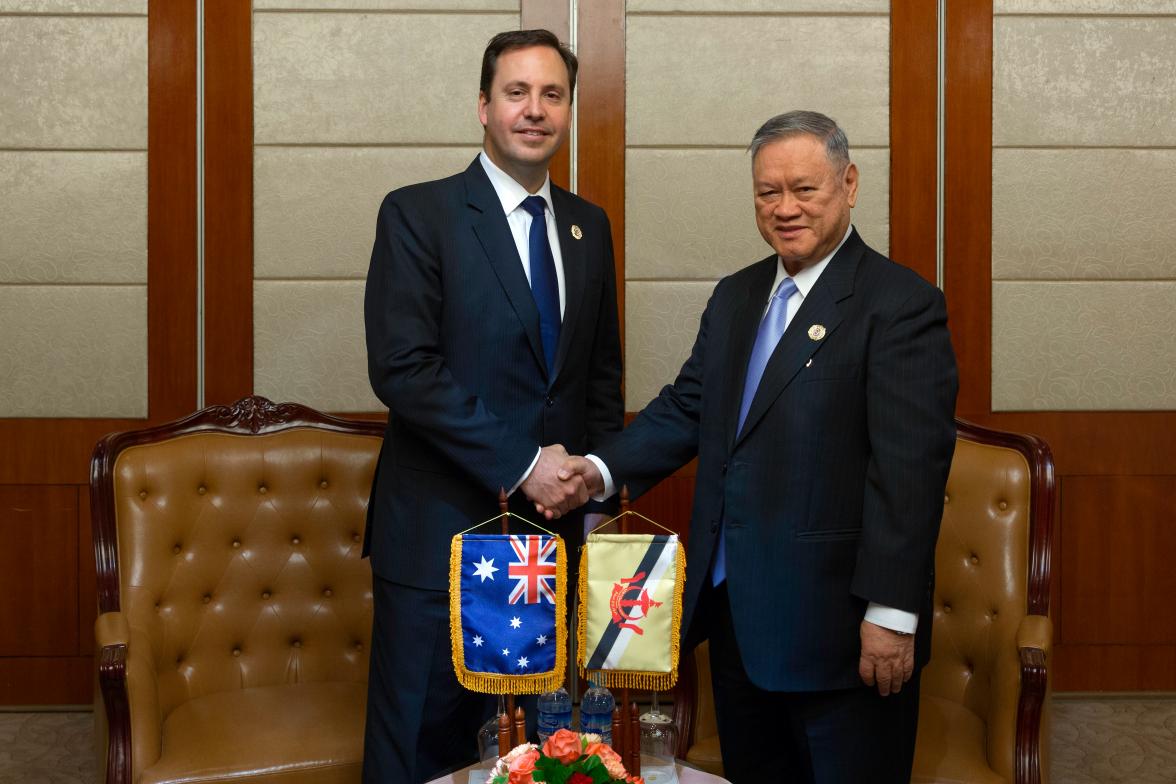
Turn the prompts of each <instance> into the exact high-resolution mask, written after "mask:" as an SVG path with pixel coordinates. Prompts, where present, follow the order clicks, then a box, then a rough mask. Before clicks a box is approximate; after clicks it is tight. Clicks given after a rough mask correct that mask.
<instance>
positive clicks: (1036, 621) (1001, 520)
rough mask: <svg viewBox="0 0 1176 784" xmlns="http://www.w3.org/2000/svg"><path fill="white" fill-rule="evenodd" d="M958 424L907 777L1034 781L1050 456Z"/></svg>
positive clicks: (1042, 750)
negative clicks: (912, 765) (928, 646)
mask: <svg viewBox="0 0 1176 784" xmlns="http://www.w3.org/2000/svg"><path fill="white" fill-rule="evenodd" d="M958 425H959V433H958V436H957V440H956V451H955V456H954V458H953V460H952V466H951V473H950V475H949V476H948V480H947V489H946V492H945V498H944V507H943V521H942V525H941V527H940V531H939V542H938V544H937V545H936V551H935V599H934V607H935V610H934V618H933V621H932V632H931V634H932V642H931V645H932V653H931V660H930V662H929V663H928V664H927V666H926V667H925V668H924V669H923V675H922V681H921V700H922V702H921V706H920V715H919V743H918V751H917V754H916V763H915V776H914V781H916V782H940V781H943V782H948V781H951V782H955V781H993V782H996V781H1004V782H1012V781H1018V782H1021V781H1042V780H1044V779H1046V778H1047V773H1048V761H1047V758H1048V749H1047V747H1046V743H1047V739H1048V736H1049V733H1048V727H1047V728H1046V731H1041V729H1040V722H1039V721H1035V719H1037V718H1038V717H1039V716H1040V713H1041V711H1042V708H1043V706H1044V703H1045V697H1046V691H1047V682H1046V670H1045V659H1046V655H1047V654H1048V652H1049V650H1050V639H1051V636H1052V635H1051V627H1050V622H1049V618H1048V612H1049V555H1050V547H1049V542H1050V540H1049V536H1050V520H1051V517H1052V507H1053V464H1052V460H1051V459H1050V456H1049V450H1048V448H1047V447H1046V446H1045V445H1044V444H1043V443H1042V442H1040V441H1039V440H1037V439H1035V438H1032V437H1029V436H1020V435H1015V434H1011V433H1000V432H998V431H992V430H986V429H984V428H979V427H977V426H975V425H971V424H968V423H965V422H959V423H958ZM1030 730H1033V731H1032V732H1030ZM1022 732H1023V733H1024V735H1023V736H1022V734H1021V733H1022Z"/></svg>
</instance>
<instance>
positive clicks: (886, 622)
mask: <svg viewBox="0 0 1176 784" xmlns="http://www.w3.org/2000/svg"><path fill="white" fill-rule="evenodd" d="M866 620H867V621H869V622H870V623H872V624H874V625H876V626H882V627H884V628H886V629H890V630H891V631H894V632H904V633H906V634H914V633H915V629H917V628H919V614H918V613H912V612H907V611H906V610H896V609H894V608H893V607H887V606H886V605H884V604H878V603H876V602H870V604H869V606H868V607H866Z"/></svg>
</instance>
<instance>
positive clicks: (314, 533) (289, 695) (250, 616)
mask: <svg viewBox="0 0 1176 784" xmlns="http://www.w3.org/2000/svg"><path fill="white" fill-rule="evenodd" d="M381 432H382V425H380V424H379V423H374V422H373V423H360V422H347V421H344V420H338V419H334V418H331V417H327V416H325V415H322V414H319V413H317V412H314V411H312V410H310V409H307V408H304V407H302V406H297V405H293V404H284V405H281V406H278V405H274V404H273V403H270V402H269V401H267V400H265V399H264V398H246V399H244V400H242V401H239V402H238V403H237V404H236V405H235V406H234V407H232V408H224V407H218V408H212V409H206V410H205V411H203V412H200V413H198V414H196V415H194V416H193V417H189V418H188V419H186V420H183V421H181V422H178V423H174V424H172V425H165V426H163V427H161V428H154V429H151V430H146V431H137V432H133V433H123V434H116V435H114V436H108V437H107V438H106V439H104V440H103V441H102V442H101V443H100V444H99V446H98V448H97V449H96V451H95V457H94V467H93V475H92V480H91V489H92V497H93V508H94V516H95V549H96V553H97V558H98V567H99V584H100V585H99V604H100V617H99V620H98V624H97V626H96V630H97V634H98V637H99V642H100V647H101V648H102V653H101V654H100V673H99V674H100V679H101V681H102V682H101V687H102V696H103V698H104V702H105V703H106V705H105V707H106V717H107V719H108V722H109V724H110V736H111V739H110V750H109V753H108V754H107V755H106V757H107V759H106V762H107V764H106V766H105V767H106V772H107V781H133V782H138V781H152V782H156V781H158V782H163V781H171V780H178V779H179V778H181V777H183V776H186V775H189V774H193V773H196V772H198V771H193V770H191V769H188V770H185V768H190V764H191V762H192V761H195V760H200V759H202V758H205V757H207V753H206V752H205V751H204V750H201V749H192V750H191V752H190V753H189V752H186V751H184V750H179V751H177V749H176V748H175V744H176V742H179V743H184V742H198V741H199V740H200V739H201V738H200V734H201V732H202V731H203V730H209V731H215V730H214V727H215V726H217V725H219V726H222V727H224V726H226V725H225V724H224V722H225V721H226V720H228V719H229V717H223V718H222V717H217V716H216V715H215V711H216V710H217V706H221V707H223V708H228V709H230V710H231V711H232V712H233V713H235V714H236V715H237V717H238V718H240V717H241V716H243V715H247V714H249V712H250V711H263V710H266V709H271V708H278V709H282V710H290V711H298V710H308V709H309V710H313V709H314V707H315V706H316V705H320V706H321V707H322V709H323V710H324V711H328V712H331V711H342V712H345V713H347V714H348V719H347V720H348V721H349V722H350V724H349V727H348V730H347V731H350V732H355V731H356V730H357V726H358V732H359V735H360V736H362V713H363V696H362V695H363V689H364V684H365V683H366V681H367V666H368V653H367V652H368V644H369V639H370V634H371V612H372V593H371V572H370V568H369V567H368V564H367V562H366V561H364V560H362V559H361V557H360V550H361V546H362V534H363V529H364V517H365V513H366V508H367V501H368V494H369V492H370V488H371V481H372V474H373V471H374V469H375V463H376V458H377V455H378V452H379V449H380V444H381V438H380V433H381ZM120 645H121V646H122V657H121V662H119V661H116V659H117V650H118V649H119V646H120ZM108 649H110V650H108ZM108 659H110V661H107V660H108ZM119 664H121V670H122V673H121V676H122V677H121V679H120V678H118V677H117V676H118V675H119V673H118V672H117V670H118V669H120V668H119V666H117V665H119ZM103 665H106V666H103ZM120 686H121V688H122V690H123V691H122V693H119V687H120ZM108 691H110V694H109V695H108V694H107V692H108ZM120 704H124V705H123V707H122V709H123V710H125V713H126V714H127V715H125V716H123V715H118V714H119V712H120ZM282 706H285V707H282ZM112 709H113V711H112ZM357 716H358V722H359V723H358V725H357V724H356V718H357ZM268 718H271V719H272V720H273V722H274V723H275V725H274V726H280V725H281V724H282V722H283V721H286V722H289V721H291V720H296V719H292V718H291V717H290V716H288V715H287V716H272V717H268ZM332 718H338V717H337V716H333V715H322V716H319V717H317V719H316V717H314V716H308V717H306V719H307V721H308V722H310V723H311V724H315V725H318V724H319V721H320V720H321V721H322V722H324V723H329V722H330V720H331V719H332ZM120 723H125V725H126V726H119V725H120ZM206 725H207V726H206ZM317 731H318V732H324V731H325V732H328V733H329V732H330V731H331V730H330V728H329V727H327V728H326V729H325V730H324V729H319V730H317ZM247 732H248V727H241V728H239V729H238V731H237V733H236V734H238V735H240V734H241V733H247ZM124 733H125V737H122V735H124ZM185 736H186V737H185ZM203 740H204V741H206V742H207V741H210V740H212V739H211V738H209V737H205V738H203ZM241 740H242V741H243V740H244V739H243V738H241ZM257 740H259V741H260V740H261V738H258V739H257ZM340 742H343V740H342V739H340ZM351 742H352V743H353V744H357V743H358V739H352V741H351ZM299 743H301V741H300V740H299V739H297V738H289V739H287V746H289V747H291V748H285V749H276V748H274V746H273V744H272V743H270V744H265V743H261V745H260V747H259V748H258V749H257V750H256V752H260V756H256V752H255V756H254V758H246V759H241V760H239V762H240V763H241V764H240V766H239V767H240V768H241V770H240V771H237V772H238V773H240V774H241V775H246V776H250V777H251V778H250V781H257V780H259V778H258V776H259V772H260V774H262V778H261V779H260V780H264V772H265V771H268V770H276V769H278V768H283V769H288V768H289V767H290V766H291V765H293V766H295V767H298V766H299V765H300V764H302V763H305V764H302V767H303V768H305V767H306V766H307V765H309V766H311V767H313V766H314V765H317V764H328V765H331V766H334V767H338V766H339V764H340V762H341V760H339V759H338V758H337V757H338V756H339V753H338V749H335V750H334V752H331V751H330V750H320V751H322V752H323V753H321V754H318V755H317V756H326V757H334V758H333V759H311V760H304V761H303V760H300V759H299V753H300V750H299V749H298V748H297V747H298V744H299ZM120 744H121V745H120ZM242 745H245V744H244V743H242ZM116 746H118V747H117V748H116ZM267 754H269V755H270V758H269V759H266V755H267ZM127 755H129V759H126V756H127ZM169 755H170V758H169ZM186 755H187V756H186ZM311 756H315V755H311ZM350 762H351V763H355V762H357V760H351V761H350ZM231 763H232V760H228V759H223V760H221V762H220V763H219V767H220V768H223V770H220V771H219V775H222V777H221V778H215V777H213V778H209V779H206V778H202V779H201V780H215V781H220V780H232V779H233V778H234V771H233V770H230V768H232V767H233V765H232V764H231ZM200 772H201V774H202V775H206V774H207V771H200ZM287 772H289V771H288V770H287ZM282 780H285V779H282ZM300 780H301V779H300Z"/></svg>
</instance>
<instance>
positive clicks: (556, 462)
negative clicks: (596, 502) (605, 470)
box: [519, 444, 589, 520]
mask: <svg viewBox="0 0 1176 784" xmlns="http://www.w3.org/2000/svg"><path fill="white" fill-rule="evenodd" d="M567 460H568V453H567V450H565V449H564V448H563V446H562V445H561V444H552V445H551V446H545V447H543V448H542V449H540V450H539V462H537V463H535V467H534V468H533V469H531V473H530V474H528V475H527V478H526V479H524V480H523V483H522V485H520V486H519V489H520V490H522V491H523V495H525V496H527V498H528V499H529V500H530V501H531V502H532V503H534V504H535V510H536V511H537V512H539V514H541V515H543V516H544V517H546V518H547V519H548V520H552V519H555V518H557V517H560V516H561V515H565V514H567V513H568V512H570V511H571V510H573V509H576V508H578V507H580V506H583V505H584V504H586V503H588V495H589V493H588V489H587V488H586V487H585V486H584V480H583V479H582V478H581V477H580V476H579V475H569V476H568V477H567V478H566V479H565V478H563V477H561V476H559V475H558V474H559V473H562V471H563V467H564V466H565V465H566V461H567Z"/></svg>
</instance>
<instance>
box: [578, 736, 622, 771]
mask: <svg viewBox="0 0 1176 784" xmlns="http://www.w3.org/2000/svg"><path fill="white" fill-rule="evenodd" d="M584 753H585V754H588V755H592V754H595V755H596V756H597V757H600V761H601V762H603V763H604V769H605V770H607V771H608V775H610V776H612V777H613V778H614V779H621V780H624V778H625V776H627V775H628V771H626V770H625V764H624V763H623V762H621V755H619V754H617V753H616V752H615V751H613V750H612V747H611V746H606V745H604V744H603V743H593V744H590V745H589V746H588V748H586V749H584Z"/></svg>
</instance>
